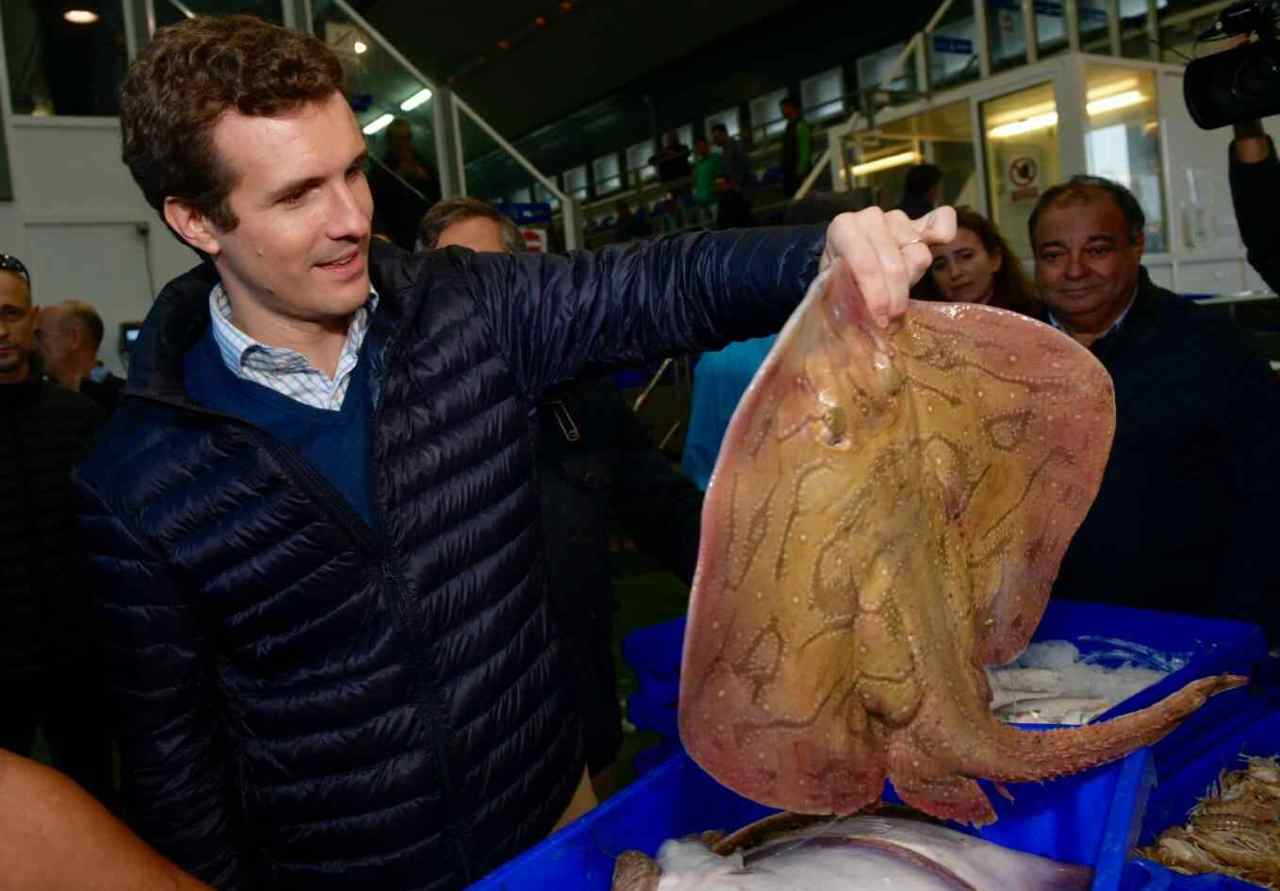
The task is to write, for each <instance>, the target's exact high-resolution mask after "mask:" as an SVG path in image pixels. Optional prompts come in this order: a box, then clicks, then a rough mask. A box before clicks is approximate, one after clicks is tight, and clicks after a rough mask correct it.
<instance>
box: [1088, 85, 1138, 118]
mask: <svg viewBox="0 0 1280 891" xmlns="http://www.w3.org/2000/svg"><path fill="white" fill-rule="evenodd" d="M1146 101H1147V96H1146V94H1145V93H1140V92H1138V91H1137V90H1128V91H1126V92H1124V93H1115V94H1114V95H1111V96H1106V97H1104V98H1102V99H1093V100H1091V101H1090V102H1089V104H1088V105H1086V106H1085V110H1086V111H1088V112H1089V114H1091V115H1095V114H1102V113H1103V112H1107V111H1115V110H1116V109H1117V108H1128V107H1129V106H1131V105H1141V104H1142V103H1143V102H1146Z"/></svg>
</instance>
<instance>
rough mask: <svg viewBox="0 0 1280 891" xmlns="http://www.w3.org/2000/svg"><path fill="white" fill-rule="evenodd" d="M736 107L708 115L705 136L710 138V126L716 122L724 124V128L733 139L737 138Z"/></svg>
mask: <svg viewBox="0 0 1280 891" xmlns="http://www.w3.org/2000/svg"><path fill="white" fill-rule="evenodd" d="M740 117H741V115H739V114H738V107H737V106H736V105H735V106H734V107H733V108H726V109H725V110H724V111H717V112H716V113H715V114H713V115H708V116H707V119H706V121H705V122H704V123H705V124H706V128H707V138H708V139H710V138H711V128H712V127H714V126H715V125H716V124H724V128H725V129H726V130H728V131H729V135H730V136H732V137H733V138H734V139H737V138H738V130H739V126H740V123H739V118H740Z"/></svg>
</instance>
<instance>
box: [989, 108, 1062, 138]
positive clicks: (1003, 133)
mask: <svg viewBox="0 0 1280 891" xmlns="http://www.w3.org/2000/svg"><path fill="white" fill-rule="evenodd" d="M1057 124H1058V113H1057V112H1056V111H1048V112H1045V113H1044V114H1036V115H1032V116H1031V117H1029V118H1023V119H1022V120H1020V121H1010V122H1009V123H1007V124H1001V125H1000V126H999V127H992V128H991V129H990V130H988V131H987V135H988V136H990V137H991V138H992V139H1003V138H1005V137H1007V136H1020V135H1022V134H1023V133H1031V132H1032V131H1034V130H1047V129H1049V128H1050V127H1054V126H1057Z"/></svg>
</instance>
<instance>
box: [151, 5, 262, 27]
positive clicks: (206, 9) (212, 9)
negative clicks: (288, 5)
mask: <svg viewBox="0 0 1280 891" xmlns="http://www.w3.org/2000/svg"><path fill="white" fill-rule="evenodd" d="M154 3H155V10H156V26H157V27H161V26H164V25H172V24H174V23H175V22H180V21H182V20H183V19H184V18H186V12H185V10H190V11H191V12H193V13H195V14H196V15H234V14H236V13H241V12H243V13H248V14H249V15H256V16H257V17H258V18H260V19H265V20H266V21H268V22H274V23H275V24H277V25H283V24H284V11H283V10H282V9H281V2H280V0H178V2H177V3H175V2H173V0H154Z"/></svg>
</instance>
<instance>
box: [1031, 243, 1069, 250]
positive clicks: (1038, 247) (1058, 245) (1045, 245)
mask: <svg viewBox="0 0 1280 891" xmlns="http://www.w3.org/2000/svg"><path fill="white" fill-rule="evenodd" d="M1051 247H1056V248H1063V249H1064V250H1065V249H1066V247H1067V243H1066V242H1065V241H1042V242H1040V244H1038V245H1036V251H1037V252H1039V251H1042V250H1044V249H1045V248H1051Z"/></svg>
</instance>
